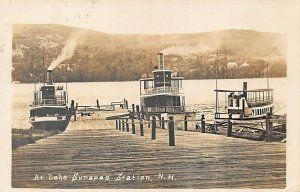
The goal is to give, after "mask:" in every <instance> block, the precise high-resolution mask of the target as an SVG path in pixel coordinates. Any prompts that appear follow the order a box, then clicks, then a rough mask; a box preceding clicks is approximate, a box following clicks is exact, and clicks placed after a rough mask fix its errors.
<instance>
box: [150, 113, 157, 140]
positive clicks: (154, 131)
mask: <svg viewBox="0 0 300 192" xmlns="http://www.w3.org/2000/svg"><path fill="white" fill-rule="evenodd" d="M151 139H152V140H155V139H156V118H155V115H153V116H152V135H151Z"/></svg>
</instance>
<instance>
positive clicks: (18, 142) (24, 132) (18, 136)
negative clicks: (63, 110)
mask: <svg viewBox="0 0 300 192" xmlns="http://www.w3.org/2000/svg"><path fill="white" fill-rule="evenodd" d="M58 133H60V131H58V130H49V131H48V130H36V129H32V128H31V129H15V128H13V129H12V149H13V150H14V149H17V148H19V147H21V146H23V145H27V144H31V143H35V141H37V140H39V139H43V138H46V137H49V136H52V135H55V134H58Z"/></svg>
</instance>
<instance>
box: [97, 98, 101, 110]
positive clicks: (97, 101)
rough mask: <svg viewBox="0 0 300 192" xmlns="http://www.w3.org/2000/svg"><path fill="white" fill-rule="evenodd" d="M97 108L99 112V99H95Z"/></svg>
mask: <svg viewBox="0 0 300 192" xmlns="http://www.w3.org/2000/svg"><path fill="white" fill-rule="evenodd" d="M96 102H97V108H98V109H99V110H100V105H99V99H97V101H96Z"/></svg>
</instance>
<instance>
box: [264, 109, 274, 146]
mask: <svg viewBox="0 0 300 192" xmlns="http://www.w3.org/2000/svg"><path fill="white" fill-rule="evenodd" d="M271 115H272V113H271V112H267V118H266V129H267V130H266V132H267V138H266V140H267V142H273V122H271V118H272V116H271Z"/></svg>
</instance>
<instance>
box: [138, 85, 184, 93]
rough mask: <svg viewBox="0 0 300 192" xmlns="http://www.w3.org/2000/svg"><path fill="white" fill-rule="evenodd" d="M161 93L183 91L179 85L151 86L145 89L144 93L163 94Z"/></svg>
mask: <svg viewBox="0 0 300 192" xmlns="http://www.w3.org/2000/svg"><path fill="white" fill-rule="evenodd" d="M161 93H171V94H180V93H183V91H182V89H181V88H179V87H167V86H164V87H150V88H148V89H144V92H143V94H144V95H153V94H161Z"/></svg>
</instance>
